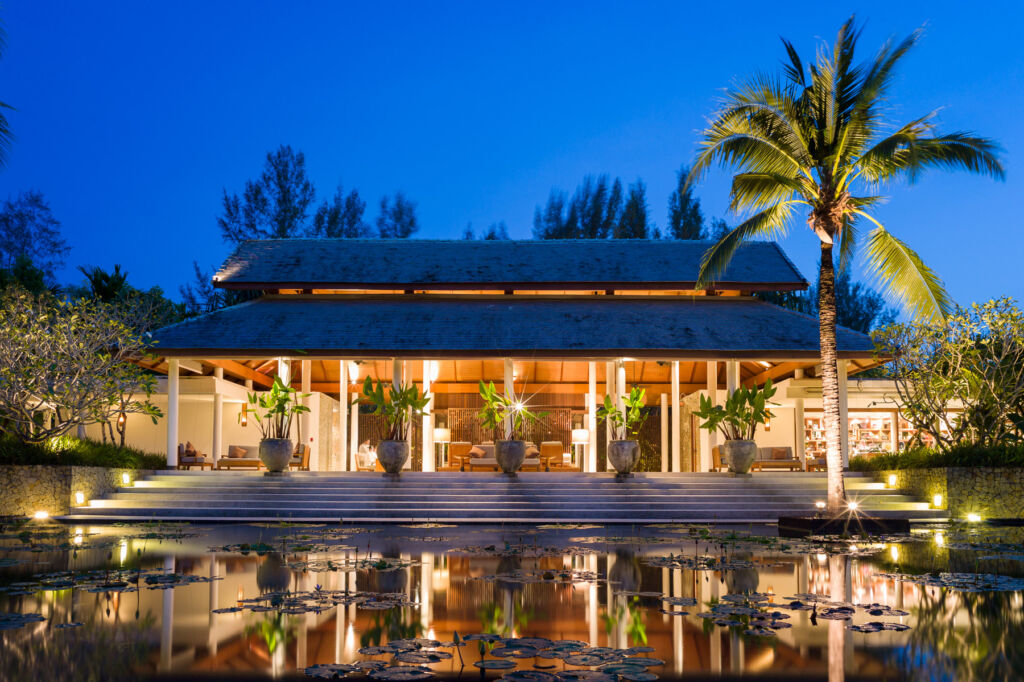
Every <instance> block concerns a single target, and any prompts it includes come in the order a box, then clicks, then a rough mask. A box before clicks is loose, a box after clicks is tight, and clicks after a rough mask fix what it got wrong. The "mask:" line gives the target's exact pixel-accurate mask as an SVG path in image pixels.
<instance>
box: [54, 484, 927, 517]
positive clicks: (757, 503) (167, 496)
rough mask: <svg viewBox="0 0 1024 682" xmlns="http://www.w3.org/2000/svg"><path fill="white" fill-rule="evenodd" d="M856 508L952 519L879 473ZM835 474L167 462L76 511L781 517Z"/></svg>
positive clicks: (863, 487)
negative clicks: (203, 467) (258, 467)
mask: <svg viewBox="0 0 1024 682" xmlns="http://www.w3.org/2000/svg"><path fill="white" fill-rule="evenodd" d="M846 489H847V493H848V497H849V498H850V499H851V500H854V501H856V507H857V510H856V513H863V514H869V515H872V516H876V517H887V518H907V519H910V520H912V521H931V520H942V519H945V517H946V512H945V511H944V510H941V509H929V508H928V504H927V503H924V502H917V501H915V500H913V499H911V498H909V497H907V496H905V495H901V494H899V493H898V492H897V491H893V490H887V489H885V487H884V486H883V484H881V483H876V482H874V480H873V479H872V478H871V477H870V475H868V474H860V473H848V474H847V475H846ZM824 499H825V474H824V473H788V472H786V473H782V472H780V473H757V474H754V475H753V476H751V477H732V476H729V475H728V474H717V473H695V474H678V473H676V474H661V473H642V474H636V475H635V476H634V477H632V478H629V479H626V480H623V481H617V480H616V479H615V477H614V475H613V474H605V473H596V474H579V473H576V474H571V473H520V474H519V476H518V478H517V479H509V478H507V477H506V476H504V475H502V474H496V473H461V472H452V473H421V472H409V473H405V474H402V476H401V478H400V479H399V480H390V479H387V478H385V477H384V476H382V475H381V474H376V473H364V472H359V473H340V472H339V473H329V472H292V473H288V474H286V475H284V476H265V475H264V474H262V473H258V472H237V471H236V472H221V471H214V472H189V471H165V472H159V473H156V474H153V475H150V476H148V477H146V478H144V479H141V480H138V481H136V482H135V483H134V485H132V486H131V487H126V488H121V489H119V490H118V491H117V492H115V493H113V494H111V495H109V496H108V497H106V498H102V499H96V500H92V501H90V503H89V505H88V506H84V507H75V508H73V509H72V510H71V513H70V514H69V515H68V516H66V517H64V518H66V519H68V520H81V521H115V520H116V521H122V520H137V521H142V520H158V519H160V520H180V521H266V520H275V519H289V520H293V521H319V522H338V521H359V522H364V523H365V522H399V521H448V522H454V521H458V522H472V523H516V522H526V523H536V522H551V523H558V522H561V523H568V522H604V523H652V522H710V523H714V522H719V523H745V522H753V523H773V522H776V521H778V519H779V517H780V516H788V515H806V514H813V513H815V512H816V511H817V510H816V506H815V504H816V503H817V502H819V501H821V500H824Z"/></svg>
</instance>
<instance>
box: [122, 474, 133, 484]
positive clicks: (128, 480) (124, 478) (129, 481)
mask: <svg viewBox="0 0 1024 682" xmlns="http://www.w3.org/2000/svg"><path fill="white" fill-rule="evenodd" d="M131 484H132V477H131V474H129V473H128V472H127V471H123V472H121V485H131Z"/></svg>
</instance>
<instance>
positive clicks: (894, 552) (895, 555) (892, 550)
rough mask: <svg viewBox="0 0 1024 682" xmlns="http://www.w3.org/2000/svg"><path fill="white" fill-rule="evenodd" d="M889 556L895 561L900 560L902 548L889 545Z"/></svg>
mask: <svg viewBox="0 0 1024 682" xmlns="http://www.w3.org/2000/svg"><path fill="white" fill-rule="evenodd" d="M889 556H891V557H892V560H893V561H899V560H900V548H899V547H898V546H896V545H889Z"/></svg>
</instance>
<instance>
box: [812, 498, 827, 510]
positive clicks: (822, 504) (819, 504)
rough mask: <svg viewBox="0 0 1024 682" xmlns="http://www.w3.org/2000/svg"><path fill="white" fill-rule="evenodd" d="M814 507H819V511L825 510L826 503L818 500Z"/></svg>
mask: <svg viewBox="0 0 1024 682" xmlns="http://www.w3.org/2000/svg"><path fill="white" fill-rule="evenodd" d="M814 506H815V507H817V508H818V509H824V508H825V502H824V500H818V501H817V502H815V503H814Z"/></svg>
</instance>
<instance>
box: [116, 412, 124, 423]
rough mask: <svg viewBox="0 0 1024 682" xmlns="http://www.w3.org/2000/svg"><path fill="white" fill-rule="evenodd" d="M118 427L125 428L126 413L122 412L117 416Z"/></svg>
mask: <svg viewBox="0 0 1024 682" xmlns="http://www.w3.org/2000/svg"><path fill="white" fill-rule="evenodd" d="M117 425H118V426H124V412H122V413H121V414H119V415H117Z"/></svg>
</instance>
